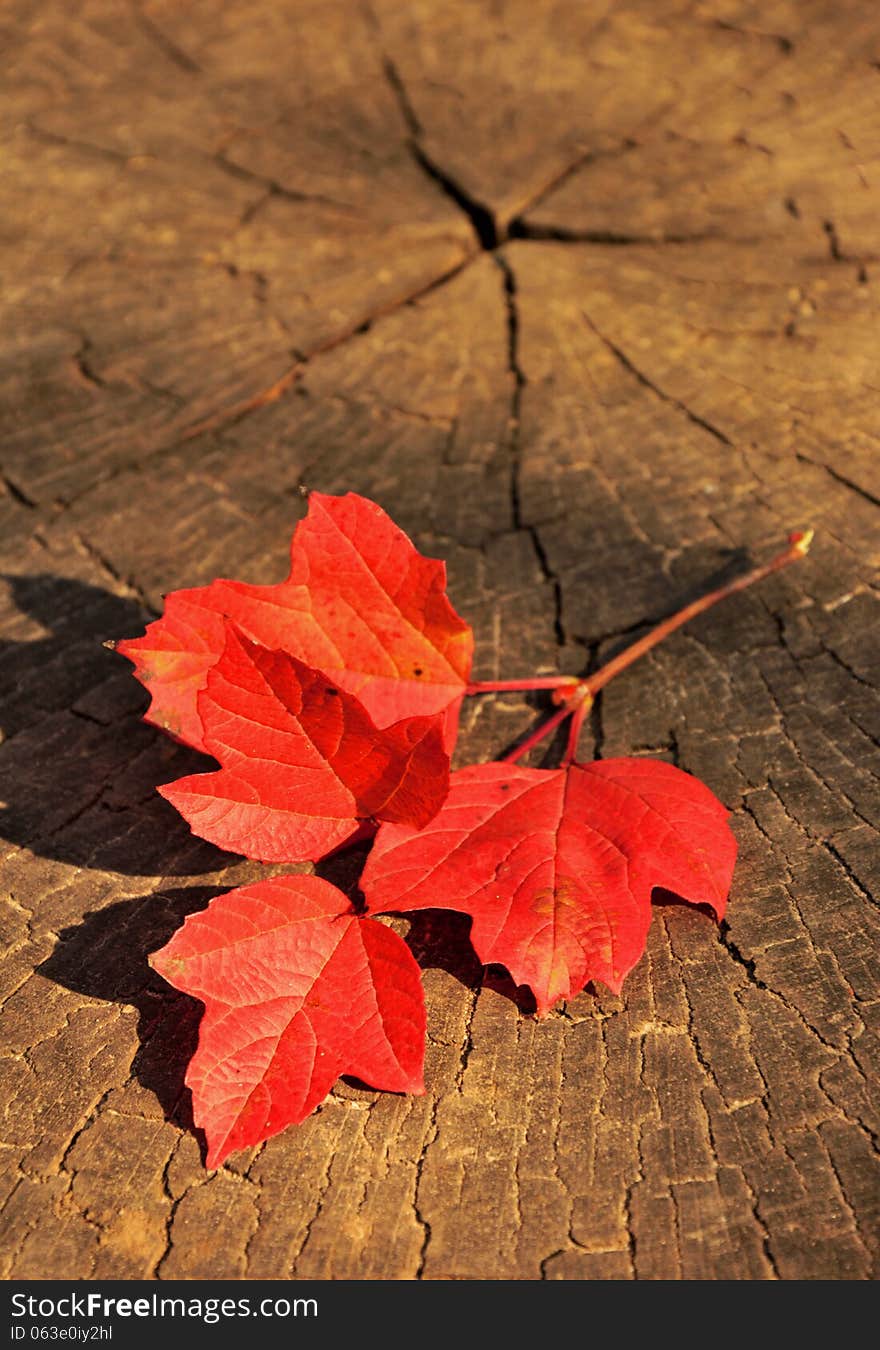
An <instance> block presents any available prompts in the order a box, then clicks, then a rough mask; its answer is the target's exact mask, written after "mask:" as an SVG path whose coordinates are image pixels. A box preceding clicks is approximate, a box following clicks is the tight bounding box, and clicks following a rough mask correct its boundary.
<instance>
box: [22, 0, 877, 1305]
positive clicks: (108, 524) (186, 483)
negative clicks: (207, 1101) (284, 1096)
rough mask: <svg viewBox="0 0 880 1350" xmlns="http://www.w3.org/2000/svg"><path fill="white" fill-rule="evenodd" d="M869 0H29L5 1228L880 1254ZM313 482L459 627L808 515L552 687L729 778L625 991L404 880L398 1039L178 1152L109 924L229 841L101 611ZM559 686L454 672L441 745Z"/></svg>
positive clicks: (130, 1248)
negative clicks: (723, 893)
mask: <svg viewBox="0 0 880 1350" xmlns="http://www.w3.org/2000/svg"><path fill="white" fill-rule="evenodd" d="M870 11H871V7H870V6H865V5H864V4H863V3H861V2H860V0H843V3H839V2H837V3H831V0H806V3H803V2H798V3H795V0H771V2H770V3H769V4H766V3H763V4H761V5H757V4H753V3H750V0H704V2H702V3H692V2H691V0H663V3H660V4H658V3H655V0H616V2H615V0H595V2H593V0H591V3H589V4H580V3H577V4H576V3H565V2H563V0H560V2H559V3H553V4H546V5H535V4H534V3H532V2H531V0H508V2H506V3H503V4H492V5H490V4H488V3H486V4H483V3H480V4H473V3H470V0H460V2H459V0H455V3H449V4H439V3H437V0H415V2H414V3H411V4H407V5H401V4H398V3H395V2H394V0H371V3H370V4H369V5H368V4H364V5H351V4H347V3H344V0H322V3H320V4H319V3H317V0H280V2H279V0H272V3H269V0H261V2H260V3H258V4H257V5H256V6H254V5H250V6H247V7H244V6H241V5H236V4H221V3H220V0H198V3H191V4H187V5H179V4H175V3H172V0H143V2H142V3H133V4H131V5H126V6H121V5H118V4H113V3H110V0H78V3H76V4H70V3H64V4H62V3H60V0H59V2H58V3H54V2H53V0H49V2H48V3H41V4H40V5H35V4H31V3H29V2H27V0H21V3H19V4H17V5H16V6H15V7H14V14H13V16H12V17H9V18H7V20H6V28H7V29H8V33H7V36H8V38H9V42H8V44H7V47H6V55H5V57H4V60H5V62H6V69H5V70H4V76H3V80H2V82H0V87H2V90H3V92H2V95H0V105H2V128H3V130H2V136H3V156H4V174H3V178H2V188H0V193H2V196H3V204H2V215H3V222H4V223H3V230H2V238H0V258H2V266H3V273H4V277H5V284H4V292H3V298H2V306H3V322H2V325H0V406H2V408H3V414H2V422H3V435H2V447H3V448H2V453H0V473H2V495H0V571H2V574H3V578H4V583H5V584H4V598H3V606H2V613H0V726H2V731H3V739H2V742H0V798H2V802H3V805H2V807H0V836H2V844H0V860H2V894H0V906H2V914H3V935H4V948H5V956H4V961H3V968H2V975H0V997H2V1000H3V1008H2V1021H3V1030H2V1056H0V1072H2V1087H0V1103H2V1129H0V1141H2V1149H0V1158H2V1177H0V1204H2V1210H0V1230H2V1241H0V1273H2V1275H3V1276H4V1277H6V1278H12V1279H25V1278H65V1279H69V1278H75V1279H98V1278H110V1277H117V1278H136V1279H137V1278H146V1279H159V1280H161V1279H181V1278H187V1279H191V1278H200V1277H217V1278H227V1279H247V1278H273V1279H279V1278H281V1279H286V1278H289V1277H295V1278H320V1279H349V1278H356V1279H363V1278H369V1279H378V1280H414V1279H432V1280H433V1279H449V1278H455V1279H477V1280H483V1279H525V1280H540V1279H562V1280H570V1279H575V1280H618V1279H620V1280H629V1279H636V1278H637V1279H648V1280H663V1279H667V1280H668V1279H672V1280H693V1279H709V1280H718V1279H740V1280H776V1279H780V1280H800V1279H833V1280H868V1279H874V1278H876V1277H877V1274H878V1245H880V1224H878V1217H880V1214H878V1211H880V1177H878V1153H877V1139H878V1130H880V1120H878V1109H877V1103H878V1092H877V1087H878V1067H880V1065H878V1052H877V1031H878V1017H877V1008H878V985H880V970H878V951H880V945H878V937H880V931H878V930H880V923H878V913H877V895H878V867H877V857H878V850H877V827H878V823H880V822H878V818H880V793H878V757H877V744H878V735H880V717H878V699H877V689H878V683H880V643H878V637H877V635H878V592H877V563H878V557H880V511H878V504H880V474H878V471H877V463H878V459H877V441H878V436H880V391H878V381H877V332H878V324H880V299H878V280H877V277H878V272H877V267H878V261H877V260H878V254H880V238H878V226H877V221H878V220H880V169H878V161H877V144H878V134H880V82H878V80H880V77H878V71H877V66H878V62H880V25H878V23H877V21H876V19H874V18H873V16H872V15H871V12H870ZM303 485H305V486H306V487H309V488H315V489H318V490H320V491H322V492H344V491H347V490H350V489H352V490H355V491H358V492H361V493H364V494H366V495H368V496H370V497H372V498H374V499H375V500H377V501H378V502H380V503H381V504H382V506H384V507H385V508H386V509H387V510H388V511H389V512H390V513H391V515H392V516H393V517H394V519H395V520H397V521H398V522H399V523H400V524H401V525H402V526H403V527H404V528H405V529H407V530H408V531H409V532H410V533H411V534H412V536H413V538H414V539H415V541H416V543H417V544H418V546H419V547H420V548H421V549H422V550H423V551H424V552H426V553H428V554H430V555H432V556H441V557H445V558H446V560H447V562H448V566H449V577H450V592H451V595H452V598H453V601H454V603H455V605H456V607H457V608H458V609H459V611H460V612H462V613H463V614H464V615H465V616H466V617H467V618H468V619H469V620H470V621H471V622H472V623H473V625H474V627H475V629H476V634H477V658H476V664H475V675H476V677H477V678H481V679H495V678H502V677H507V678H514V677H516V676H520V675H521V676H524V677H525V676H528V675H530V674H533V673H534V674H540V673H545V674H546V673H553V672H556V671H559V670H562V671H565V672H567V673H569V672H574V673H576V672H580V671H582V670H584V669H588V668H594V667H595V666H596V664H597V663H599V662H600V661H601V660H603V659H605V658H607V657H608V656H609V655H611V654H613V653H614V652H615V651H616V650H619V649H620V647H621V646H622V645H624V644H625V643H626V642H627V641H629V640H631V638H632V637H633V636H634V635H637V634H638V633H639V632H641V631H643V629H644V628H645V626H646V625H647V624H649V623H650V622H651V621H653V620H656V619H658V618H660V617H662V616H664V615H665V614H668V613H670V612H671V611H672V610H673V609H675V608H676V607H677V606H678V605H679V604H681V603H683V602H684V601H685V600H687V599H689V598H692V597H693V595H694V594H695V593H696V592H697V590H698V589H700V587H701V586H702V584H703V583H704V582H705V581H706V580H707V579H717V577H718V576H719V575H721V574H729V573H730V572H731V571H732V570H733V569H735V568H736V567H737V566H742V565H744V563H745V560H746V557H747V556H753V557H754V558H756V559H761V558H764V557H766V556H768V555H769V553H771V552H772V551H774V550H775V549H776V548H777V547H778V546H779V545H780V543H781V541H782V539H783V538H784V536H785V534H786V533H787V531H789V530H790V529H793V528H799V527H804V526H806V525H808V524H810V525H813V526H814V527H815V529H816V542H815V544H814V548H813V551H812V552H811V554H810V556H809V558H808V559H807V561H806V562H804V563H803V564H800V565H799V566H798V567H797V568H793V569H790V570H789V571H787V572H785V573H783V574H780V575H777V576H775V577H773V578H771V579H770V580H769V581H767V582H766V583H764V584H763V585H762V586H761V588H760V589H756V590H754V591H752V592H749V593H748V594H743V595H741V596H739V597H737V598H734V599H731V600H728V601H727V602H726V603H725V605H724V607H723V608H719V609H717V610H714V611H712V612H711V613H710V614H707V615H704V616H703V617H701V618H700V619H698V620H697V621H695V622H694V623H692V624H691V625H689V626H688V627H687V628H685V629H684V630H682V631H680V632H678V633H676V634H675V635H674V636H673V637H672V638H670V639H669V640H668V641H667V642H666V643H665V644H664V645H663V646H662V647H660V648H658V649H657V650H656V651H654V652H652V653H651V654H650V656H649V657H648V658H646V659H645V660H644V661H643V662H641V663H639V665H637V666H635V667H633V669H632V670H631V671H628V672H627V673H626V675H625V676H622V677H621V678H620V679H619V680H617V681H615V682H614V684H613V685H611V686H609V687H608V688H607V689H606V690H605V691H603V693H602V694H601V696H600V697H599V699H597V703H596V706H595V708H594V710H593V714H592V719H591V722H590V723H589V725H588V727H587V728H586V729H585V731H584V733H583V741H582V746H581V751H582V755H583V756H584V757H588V756H589V755H591V754H594V755H597V756H606V757H607V756H612V755H625V754H646V755H657V756H661V757H663V758H666V759H668V760H670V761H671V762H674V763H676V764H678V765H679V766H680V767H682V768H684V769H687V770H690V771H691V772H694V773H696V774H698V775H699V776H700V777H701V778H702V779H703V780H704V781H705V782H706V783H707V784H708V785H709V786H710V787H711V788H712V789H713V790H714V791H715V792H716V793H717V794H718V795H719V796H720V797H721V798H722V800H724V801H725V802H726V804H727V805H728V806H729V807H730V808H731V810H732V811H733V817H732V823H733V828H734V830H735V832H736V835H737V838H738V840H739V844H740V856H739V861H738V865H737V870H736V873H735V876H734V884H733V892H732V897H731V902H730V908H729V911H728V917H727V921H726V922H725V923H724V924H722V925H721V927H720V929H719V928H718V927H717V926H715V925H714V924H713V923H712V921H711V920H710V919H709V918H708V916H706V915H704V914H702V913H698V912H694V911H692V910H689V909H687V908H686V907H685V906H680V905H675V904H671V903H662V904H658V906H657V908H656V913H655V918H654V922H653V924H652V928H651V933H650V936H649V942H648V951H647V953H646V955H645V957H644V959H643V960H642V961H641V962H640V963H639V965H638V966H637V967H636V969H635V970H634V971H633V973H632V974H631V975H630V977H629V978H628V980H627V982H626V984H625V985H624V989H623V993H622V995H621V996H620V997H619V998H616V997H613V996H611V995H610V994H608V992H607V991H604V990H602V989H593V988H592V987H589V988H588V989H586V990H585V991H584V992H583V993H582V994H580V995H579V996H578V997H577V998H575V999H573V1000H571V1001H569V1002H568V1003H567V1004H564V1005H560V1006H559V1007H558V1008H557V1009H556V1010H555V1011H554V1012H553V1013H552V1014H551V1015H550V1016H549V1017H548V1018H547V1019H545V1020H544V1021H541V1022H538V1021H536V1020H535V1019H534V1017H533V1016H531V1015H530V1013H529V1012H528V1008H527V1005H526V1004H525V1003H523V1001H522V1000H520V1001H517V999H516V997H515V991H514V990H513V989H512V987H511V985H510V982H509V979H508V978H507V977H506V976H505V974H504V972H503V971H500V970H495V969H490V970H488V971H485V972H484V971H482V970H481V969H480V968H479V966H478V965H477V964H476V962H475V959H474V957H473V955H472V953H471V951H470V948H469V946H468V942H467V922H466V921H464V920H459V919H457V918H456V916H454V915H448V914H447V915H438V914H433V915H432V914H420V915H415V916H412V922H407V921H404V920H402V919H399V920H395V921H394V922H395V926H396V927H397V928H398V931H400V932H401V933H404V934H407V935H408V940H409V941H410V944H411V945H412V947H413V950H414V951H415V952H416V954H417V956H419V958H420V959H421V960H422V961H423V963H424V964H425V967H426V973H425V989H426V998H427V1005H428V1037H429V1040H428V1056H427V1066H426V1081H427V1085H428V1092H427V1095H426V1096H425V1097H422V1098H405V1097H397V1096H393V1095H389V1094H380V1093H374V1092H372V1091H369V1090H366V1089H364V1088H361V1087H359V1086H357V1085H354V1084H350V1083H345V1082H342V1083H340V1084H339V1085H338V1086H337V1088H336V1089H335V1090H334V1091H333V1093H332V1094H331V1096H330V1097H329V1099H328V1100H327V1102H326V1104H325V1105H324V1106H323V1107H322V1108H321V1109H320V1110H319V1111H318V1112H316V1113H315V1114H314V1115H313V1116H312V1117H310V1118H309V1120H307V1121H306V1122H305V1123H304V1124H302V1125H300V1126H298V1127H296V1128H295V1129H290V1130H288V1131H286V1132H284V1133H283V1134H281V1135H279V1136H277V1137H275V1138H273V1139H272V1140H270V1141H269V1142H268V1143H267V1144H266V1145H264V1146H263V1147H262V1148H259V1149H252V1150H249V1151H247V1152H244V1153H241V1154H237V1155H235V1156H233V1157H232V1158H231V1159H230V1160H229V1162H228V1163H227V1164H226V1165H225V1166H224V1167H223V1168H221V1169H220V1170H219V1171H218V1172H216V1173H207V1172H206V1171H205V1170H204V1168H203V1165H202V1161H201V1153H200V1146H199V1142H198V1140H197V1138H196V1137H195V1136H194V1135H193V1132H192V1125H191V1118H190V1115H189V1103H188V1097H187V1095H186V1093H185V1092H184V1091H183V1088H182V1083H183V1071H184V1067H185V1063H186V1059H187V1057H188V1055H189V1054H190V1053H191V1050H192V1047H193V1045H194V1040H195V1035H196V1030H197V1025H198V1015H199V1005H197V1004H196V1003H195V1002H194V1001H192V1000H190V999H188V998H186V997H184V996H182V995H179V994H177V993H176V992H174V991H173V990H171V989H170V988H169V987H168V986H167V985H165V984H164V983H163V982H162V981H161V980H160V979H159V978H158V977H157V976H155V975H153V974H151V972H150V971H149V968H148V966H147V964H146V957H147V955H148V954H149V953H150V952H152V951H155V950H156V949H157V948H159V947H160V946H162V945H163V944H164V943H165V942H166V941H167V940H168V938H169V937H170V936H171V934H172V932H173V931H174V930H175V929H176V928H177V927H178V926H179V924H180V923H181V922H182V919H183V918H184V916H185V915H186V914H188V913H191V912H193V911H194V910H196V909H198V908H201V907H203V906H204V905H205V904H206V903H207V901H208V900H209V899H210V898H211V897H212V896H213V895H215V894H217V893H218V892H219V891H221V890H222V889H224V888H225V887H228V886H230V885H233V884H241V883H243V882H244V881H246V880H255V879H256V878H257V876H259V875H261V874H263V872H262V870H261V869H260V868H259V867H258V866H257V865H255V864H250V863H246V862H242V861H241V860H239V859H237V858H234V857H229V856H227V855H223V854H220V853H219V852H218V851H217V850H215V849H213V848H211V846H209V845H208V844H206V843H203V842H201V841H199V840H197V839H194V838H193V837H192V836H190V835H189V833H188V831H187V829H186V827H185V825H184V824H183V822H182V821H181V820H180V819H179V818H178V817H177V816H176V814H175V813H174V811H173V810H172V809H171V808H170V806H168V804H167V803H165V802H163V801H162V799H161V798H160V797H159V796H158V794H157V793H156V791H155V788H156V785H157V784H159V783H163V782H167V781H169V780H171V779H173V778H176V777H179V776H181V775H183V774H186V773H191V772H195V771H197V770H198V769H199V768H205V767H208V766H207V762H206V761H205V760H204V759H203V758H202V757H200V756H197V755H196V754H195V753H193V752H190V751H187V750H184V749H183V748H181V747H179V746H176V745H175V744H173V743H172V742H171V741H169V740H167V739H165V738H163V737H162V736H161V735H160V734H159V733H158V732H156V731H154V730H152V729H151V728H149V727H147V726H146V725H145V724H144V723H142V722H141V721H140V714H141V712H142V711H143V708H144V706H145V702H146V699H145V696H144V694H143V691H142V690H141V689H140V687H139V686H138V685H137V683H136V682H135V681H134V680H133V678H132V677H131V675H130V673H129V667H128V664H127V663H126V662H124V661H123V660H122V659H121V658H119V657H117V656H115V655H114V654H113V653H112V652H108V651H107V650H106V649H105V648H104V647H103V646H102V645H101V644H102V642H104V641H105V640H107V639H112V638H121V637H124V636H131V635H134V634H135V633H138V632H139V631H141V629H142V626H143V623H144V622H145V621H146V620H147V619H148V618H149V617H150V616H151V615H154V614H155V613H157V612H158V611H159V610H160V608H161V604H162V595H163V594H164V593H165V592H167V591H169V590H171V589H175V588H180V587H184V586H192V585H198V584H201V583H204V582H207V581H209V580H210V579H211V578H212V577H215V576H218V575H225V576H237V577H242V578H245V579H248V580H252V581H255V582H272V581H277V580H280V579H281V578H282V577H283V576H284V575H285V572H286V561H287V545H288V541H289V537H290V532H291V529H292V527H293V525H294V524H295V522H296V521H297V520H298V519H300V518H301V517H302V515H303V512H304V503H303V499H302V495H301V488H302V487H303ZM541 706H543V705H542V704H541V700H540V698H538V697H533V698H524V697H522V696H520V695H513V694H508V695H499V696H493V697H491V698H480V699H473V700H470V701H469V702H468V704H467V706H466V708H465V710H464V716H463V729H464V734H463V737H462V739H461V741H460V745H459V752H458V762H459V763H465V762H473V761H476V760H478V759H481V758H489V757H492V756H496V755H499V754H501V753H502V752H503V751H505V750H506V749H507V748H509V747H510V746H511V744H512V743H513V742H514V741H515V740H516V738H517V737H519V736H520V735H521V734H522V733H523V732H524V731H525V730H526V729H527V728H528V727H529V726H530V725H531V724H532V723H533V722H534V720H535V718H536V717H537V715H538V710H539V708H540V707H541ZM532 762H538V761H537V760H536V759H534V758H533V760H532ZM333 868H335V869H336V870H335V871H333V872H332V876H333V879H335V880H338V881H341V882H343V883H347V884H352V883H353V882H354V880H355V878H356V874H357V868H356V860H354V862H352V861H351V860H349V861H348V862H346V860H344V859H340V860H338V861H337V862H336V863H334V864H333ZM322 870H324V869H322ZM331 870H332V869H331ZM327 874H328V875H330V872H328V873H327Z"/></svg>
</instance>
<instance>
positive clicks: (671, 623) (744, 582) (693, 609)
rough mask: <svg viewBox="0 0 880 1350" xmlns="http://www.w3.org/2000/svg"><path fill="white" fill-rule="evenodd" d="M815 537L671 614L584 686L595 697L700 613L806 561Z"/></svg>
mask: <svg viewBox="0 0 880 1350" xmlns="http://www.w3.org/2000/svg"><path fill="white" fill-rule="evenodd" d="M812 538H813V531H812V530H805V531H803V532H800V531H798V532H796V533H795V534H790V535H789V537H788V548H786V549H783V551H782V552H781V553H777V555H776V557H775V558H771V559H770V561H769V562H766V563H762V564H761V566H760V567H753V568H752V570H751V571H750V572H746V573H745V574H744V575H743V576H741V577H737V578H736V580H735V581H730V582H728V583H727V585H726V586H719V587H718V588H717V590H714V591H709V593H708V594H707V595H704V596H702V597H701V598H700V599H699V600H694V601H693V602H692V603H691V604H690V605H685V606H684V608H683V609H680V610H679V611H678V612H677V613H676V614H672V615H670V617H669V618H668V619H664V620H663V622H662V623H658V624H657V627H656V628H652V629H651V632H650V633H646V634H645V636H644V637H642V638H639V640H638V642H634V643H633V644H632V645H631V646H630V647H627V648H626V650H625V651H622V652H620V654H619V655H618V656H615V657H614V658H613V659H612V660H611V661H609V662H608V663H607V664H606V665H604V666H602V667H601V669H600V670H597V671H595V673H594V674H592V675H588V676H587V677H586V679H584V680H583V681H581V684H582V687H583V688H585V689H587V690H588V691H589V693H590V694H593V695H595V694H596V693H598V691H599V690H600V689H603V688H604V687H605V685H606V684H607V683H608V681H609V680H613V679H614V677H615V675H619V674H620V672H621V671H622V670H626V668H627V666H631V665H632V663H633V662H634V661H637V660H638V659H639V657H640V656H644V655H645V653H646V652H649V651H650V650H651V648H652V647H656V646H657V643H658V642H662V641H663V639H664V638H665V637H668V636H669V634H670V633H674V632H675V630H676V628H681V626H682V624H685V623H688V622H689V620H691V619H694V618H696V616H697V615H698V614H702V613H703V612H704V611H705V610H707V609H711V607H712V606H713V605H717V603H718V601H719V600H724V599H725V598H726V597H727V596H728V595H735V594H736V592H737V591H744V590H745V589H746V587H747V586H753V585H754V584H755V582H756V581H763V580H764V578H765V577H769V576H770V575H771V574H772V573H773V572H778V571H779V570H780V569H781V568H783V567H788V566H789V564H790V563H793V562H797V561H798V559H799V558H803V557H804V555H805V554H806V552H807V550H808V548H809V547H810V542H811V540H812Z"/></svg>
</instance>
